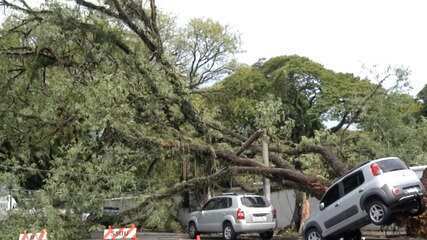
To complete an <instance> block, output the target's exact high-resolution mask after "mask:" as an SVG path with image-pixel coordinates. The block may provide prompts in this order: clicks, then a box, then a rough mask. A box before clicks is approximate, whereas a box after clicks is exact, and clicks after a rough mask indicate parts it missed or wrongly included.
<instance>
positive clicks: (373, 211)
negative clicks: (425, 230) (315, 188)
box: [304, 157, 425, 240]
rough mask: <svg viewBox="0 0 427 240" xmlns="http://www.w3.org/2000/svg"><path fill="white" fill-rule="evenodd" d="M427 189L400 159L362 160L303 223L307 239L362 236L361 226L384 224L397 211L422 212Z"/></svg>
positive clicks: (405, 212) (388, 221)
mask: <svg viewBox="0 0 427 240" xmlns="http://www.w3.org/2000/svg"><path fill="white" fill-rule="evenodd" d="M424 192H425V189H424V186H423V185H422V183H421V182H420V180H419V179H418V177H417V175H416V174H415V172H413V171H412V170H410V169H408V167H407V166H406V165H405V163H404V162H402V161H401V160H400V159H398V158H395V157H391V158H381V159H377V160H373V161H369V162H366V163H363V164H361V165H359V166H358V167H356V168H355V169H353V170H351V171H350V172H349V173H348V174H347V175H345V176H343V177H342V178H340V179H338V180H336V181H335V182H334V183H333V184H332V186H331V187H329V189H328V190H327V191H326V193H325V195H324V196H323V198H322V200H321V201H320V205H319V208H320V211H318V212H317V213H315V214H314V215H313V216H312V217H311V218H310V219H308V220H307V221H306V224H305V225H304V239H305V240H321V239H324V238H328V239H331V238H332V239H334V238H335V239H338V238H341V237H343V238H344V239H345V240H347V239H357V240H358V239H361V233H360V228H361V227H363V226H365V225H367V224H369V223H373V224H375V225H384V224H389V223H391V222H392V221H393V217H395V216H396V215H398V214H400V215H401V214H407V215H419V214H421V213H422V212H423V211H424V208H425V207H424V202H423V194H424Z"/></svg>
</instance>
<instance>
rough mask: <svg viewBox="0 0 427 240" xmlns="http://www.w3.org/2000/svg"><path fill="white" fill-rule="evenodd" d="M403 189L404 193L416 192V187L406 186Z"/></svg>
mask: <svg viewBox="0 0 427 240" xmlns="http://www.w3.org/2000/svg"><path fill="white" fill-rule="evenodd" d="M405 191H406V193H417V192H418V188H417V187H413V188H408V189H406V190H405Z"/></svg>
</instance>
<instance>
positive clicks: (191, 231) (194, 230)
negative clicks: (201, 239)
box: [188, 222, 198, 239]
mask: <svg viewBox="0 0 427 240" xmlns="http://www.w3.org/2000/svg"><path fill="white" fill-rule="evenodd" d="M197 233H198V232H197V228H196V224H194V222H190V223H189V224H188V236H190V238H191V239H195V238H196V235H197Z"/></svg>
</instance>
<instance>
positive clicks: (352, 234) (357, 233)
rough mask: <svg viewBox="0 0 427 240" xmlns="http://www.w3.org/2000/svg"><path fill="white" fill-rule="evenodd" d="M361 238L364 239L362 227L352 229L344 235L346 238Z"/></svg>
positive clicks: (356, 239) (349, 239)
mask: <svg viewBox="0 0 427 240" xmlns="http://www.w3.org/2000/svg"><path fill="white" fill-rule="evenodd" d="M361 239H362V232H361V231H360V229H357V230H354V231H351V232H349V233H346V234H345V235H344V240H361Z"/></svg>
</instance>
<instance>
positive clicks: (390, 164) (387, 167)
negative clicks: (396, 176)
mask: <svg viewBox="0 0 427 240" xmlns="http://www.w3.org/2000/svg"><path fill="white" fill-rule="evenodd" d="M377 163H378V165H380V167H381V170H382V171H383V172H384V173H386V172H392V171H398V170H405V169H408V167H407V166H406V164H405V163H404V162H403V161H402V160H400V159H389V160H383V161H379V162H377Z"/></svg>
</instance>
